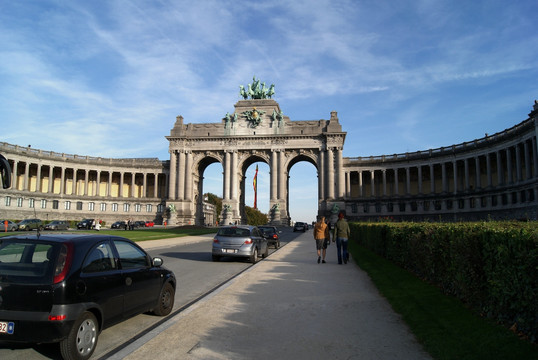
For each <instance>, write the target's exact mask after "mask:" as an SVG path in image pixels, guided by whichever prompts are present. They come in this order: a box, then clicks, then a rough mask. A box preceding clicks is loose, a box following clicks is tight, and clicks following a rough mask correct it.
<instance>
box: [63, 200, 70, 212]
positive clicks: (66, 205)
mask: <svg viewBox="0 0 538 360" xmlns="http://www.w3.org/2000/svg"><path fill="white" fill-rule="evenodd" d="M64 205H65V210H71V201H66V202H65V204H64Z"/></svg>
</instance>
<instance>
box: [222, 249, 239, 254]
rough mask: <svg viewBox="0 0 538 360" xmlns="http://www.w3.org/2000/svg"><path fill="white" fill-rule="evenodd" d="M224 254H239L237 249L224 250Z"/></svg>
mask: <svg viewBox="0 0 538 360" xmlns="http://www.w3.org/2000/svg"><path fill="white" fill-rule="evenodd" d="M224 252H226V253H232V254H235V253H236V252H237V250H235V249H224Z"/></svg>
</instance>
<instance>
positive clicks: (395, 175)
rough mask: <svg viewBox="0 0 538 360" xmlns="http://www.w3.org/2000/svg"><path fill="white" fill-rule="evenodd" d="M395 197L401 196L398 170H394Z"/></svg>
mask: <svg viewBox="0 0 538 360" xmlns="http://www.w3.org/2000/svg"><path fill="white" fill-rule="evenodd" d="M394 195H396V196H398V195H399V190H398V168H395V169H394Z"/></svg>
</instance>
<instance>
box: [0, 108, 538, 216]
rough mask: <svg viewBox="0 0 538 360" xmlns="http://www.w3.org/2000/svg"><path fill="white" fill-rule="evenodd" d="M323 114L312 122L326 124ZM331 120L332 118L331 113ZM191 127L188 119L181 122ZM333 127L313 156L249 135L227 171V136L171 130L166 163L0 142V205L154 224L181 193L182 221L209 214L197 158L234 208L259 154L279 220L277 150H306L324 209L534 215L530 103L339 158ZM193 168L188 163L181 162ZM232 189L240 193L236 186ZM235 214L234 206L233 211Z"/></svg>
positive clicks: (535, 156)
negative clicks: (463, 126)
mask: <svg viewBox="0 0 538 360" xmlns="http://www.w3.org/2000/svg"><path fill="white" fill-rule="evenodd" d="M331 117H333V114H332V115H331ZM334 117H335V118H336V113H334ZM178 121H179V120H178ZM287 123H288V124H289V126H290V129H291V128H292V127H293V126H295V125H293V123H294V122H290V121H289V119H287ZM298 123H300V122H298ZM330 123H331V122H330V121H328V122H325V121H320V122H319V124H322V125H323V126H329V127H330V126H331V125H330ZM333 123H334V124H338V121H337V119H336V120H334V121H333ZM305 124H306V122H305ZM327 124H329V125H327ZM178 126H181V127H183V126H184V125H183V124H182V119H181V121H180V122H178V123H176V127H178ZM189 126H192V125H185V128H188V127H189ZM204 126H208V125H207V124H206V125H204ZM327 129H328V128H327ZM251 130H252V129H251ZM258 130H260V129H259V128H258ZM277 130H278V129H276V130H271V131H274V133H273V134H272V136H273V137H278V134H276V131H277ZM281 130H282V131H284V130H285V128H282V129H281ZM281 130H278V131H281ZM225 131H228V130H226V129H225ZM324 131H327V132H326V133H324V134H329V133H330V132H331V131H328V130H324ZM253 132H254V131H253ZM301 134H302V130H301ZM334 134H339V136H337V137H335V139H339V140H338V141H337V142H336V143H335V144H332V145H331V146H328V145H326V144H322V145H323V146H322V147H321V148H320V154H318V155H319V156H314V155H315V154H314V155H312V156H308V155H309V154H310V153H309V152H304V150H299V149H291V148H290V149H283V150H281V151H275V150H274V149H273V148H272V146H273V145H274V143H275V142H278V141H277V140H273V141H272V143H270V142H268V145H267V146H266V147H267V148H266V149H263V148H260V150H259V152H256V151H257V150H252V149H253V148H256V145H255V143H253V142H252V141H251V140H248V141H249V146H250V147H251V148H250V150H248V151H250V152H249V154H250V155H249V156H250V159H251V160H247V161H245V160H243V161H244V162H242V164H243V166H240V167H241V169H242V170H241V172H238V171H231V170H230V169H231V166H232V165H233V167H234V168H235V166H236V165H235V164H236V163H238V158H237V150H236V149H237V144H235V145H234V146H232V147H231V149H230V148H229V147H226V146H228V145H226V144H227V142H226V141H222V142H221V143H219V145H217V147H219V146H221V148H219V149H217V148H215V149H212V150H210V151H206V152H202V151H200V154H199V157H193V152H192V150H190V149H189V145H191V144H183V145H186V146H185V147H183V145H182V146H181V149H180V148H179V147H177V145H176V143H175V142H174V141H176V140H173V139H172V138H174V139H175V138H176V137H169V140H171V159H173V161H172V166H170V161H161V160H159V159H156V158H141V159H110V158H100V157H89V156H79V155H68V154H60V153H55V152H52V151H43V150H37V149H33V148H31V147H21V146H17V145H11V144H8V143H3V142H2V143H0V153H2V154H3V155H4V156H5V157H6V158H7V159H8V161H9V163H10V165H11V166H12V169H13V175H12V176H13V182H12V183H13V185H12V187H11V189H7V190H3V191H2V199H1V202H0V211H1V213H2V217H3V218H7V219H24V218H33V217H37V218H40V219H42V220H53V219H61V220H62V219H64V220H77V219H82V218H95V219H102V220H104V221H106V222H107V223H110V222H114V221H118V220H126V219H132V220H154V221H155V222H156V223H162V221H163V220H166V219H167V218H168V217H169V216H170V214H168V213H167V207H168V205H169V203H170V204H175V205H176V206H177V207H178V211H181V207H182V206H183V204H182V203H183V202H186V203H188V207H189V208H190V209H192V211H189V212H188V214H190V215H189V216H188V219H189V220H188V222H185V223H181V224H193V222H195V223H203V222H204V219H207V217H206V214H205V210H204V209H205V206H203V205H204V203H203V202H202V201H201V200H200V197H199V193H201V191H202V187H201V183H202V180H201V179H202V178H203V177H202V176H203V170H204V169H205V167H207V165H208V164H209V163H211V162H221V164H222V163H223V194H224V203H229V204H231V206H230V208H232V209H233V210H234V211H235V210H236V209H238V208H240V207H241V204H239V203H237V202H238V201H239V202H241V201H243V202H244V184H243V180H244V179H243V177H242V173H243V172H244V170H246V167H248V166H247V165H248V164H250V163H252V162H254V161H255V160H256V161H257V160H260V159H261V158H263V156H265V157H266V158H267V159H265V158H264V159H265V162H267V163H268V164H270V166H271V168H272V169H277V171H272V172H271V186H270V193H271V196H270V199H271V206H272V207H273V206H274V205H280V206H281V207H282V208H280V211H281V212H282V220H285V219H289V216H290V215H292V214H288V212H287V209H286V208H287V203H288V202H289V194H288V189H287V187H288V186H287V182H284V181H285V180H287V173H288V171H289V167H290V166H291V165H293V164H292V162H293V161H292V162H285V161H284V160H283V154H284V151H291V152H290V154H291V155H293V156H291V158H292V159H293V158H295V159H296V160H297V161H304V160H305V159H306V160H307V161H310V162H311V163H313V164H315V165H316V167H317V169H318V203H319V209H318V213H319V214H322V215H325V216H330V215H331V212H334V211H335V209H344V210H345V212H346V216H347V217H348V218H349V219H352V220H371V219H379V218H387V217H388V218H394V219H395V220H400V219H404V220H434V221H436V220H445V221H455V220H479V219H488V218H491V219H533V220H536V219H538V206H537V205H538V201H537V199H538V153H537V146H538V144H537V134H538V104H537V103H535V105H534V110H533V111H532V112H531V113H530V114H529V118H528V119H527V120H525V121H523V122H521V123H519V124H517V125H515V126H514V127H512V128H510V129H507V130H505V131H502V132H499V133H497V134H494V135H490V136H486V137H484V138H481V139H477V140H474V141H470V142H466V143H463V144H457V145H452V146H448V147H442V148H438V149H433V150H426V151H418V152H414V153H406V154H395V155H383V156H371V157H353V158H346V157H342V155H341V154H342V151H341V149H342V146H343V137H342V136H341V134H345V133H341V129H339V128H337V129H336V130H335V131H334ZM334 134H332V135H334ZM229 135H230V134H225V136H222V137H220V138H221V140H222V139H224V138H225V137H226V136H229ZM254 135H256V133H255V132H254ZM314 135H315V136H318V135H317V134H314ZM206 136H207V134H206ZM258 136H259V135H258ZM324 136H325V137H326V138H327V139H331V137H330V136H329V137H327V135H324ZM187 138H188V137H187ZM303 141H304V140H303ZM324 141H326V140H324ZM222 144H225V145H226V146H225V148H223V147H222V146H223V145H222ZM271 144H272V145H271ZM333 145H335V146H336V145H338V146H336V147H335V146H333ZM301 146H302V147H303V149H305V148H308V146H306V147H305V145H304V144H303V145H301ZM316 146H317V145H316ZM234 148H235V149H234ZM333 148H334V150H335V151H333ZM217 150H218V151H217ZM196 153H197V151H195V154H196ZM214 154H218V156H213V155H214ZM322 154H323V156H321V155H322ZM219 159H220V160H219ZM240 162H241V161H240ZM183 164H186V166H185V167H184V166H183ZM230 164H231V165H230ZM284 164H286V165H284ZM191 165H192V166H191ZM170 167H172V169H170ZM191 167H192V171H186V168H191ZM319 169H323V170H322V171H319ZM171 170H172V171H171ZM171 173H172V174H173V175H170V174H171ZM279 174H280V175H279ZM283 179H285V180H283ZM184 180H185V182H184ZM238 189H239V192H240V193H241V194H243V195H242V196H240V195H241V194H237V192H238ZM232 205H233V207H232ZM335 205H337V206H335ZM277 208H278V206H277ZM178 215H179V214H178ZM241 217H242V216H241V214H239V213H236V215H234V218H233V219H236V218H237V219H240V218H241ZM230 219H232V218H230Z"/></svg>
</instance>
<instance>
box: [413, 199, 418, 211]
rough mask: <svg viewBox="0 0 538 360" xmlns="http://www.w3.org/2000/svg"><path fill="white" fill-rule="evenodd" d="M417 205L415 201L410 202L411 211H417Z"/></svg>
mask: <svg viewBox="0 0 538 360" xmlns="http://www.w3.org/2000/svg"><path fill="white" fill-rule="evenodd" d="M417 208H418V205H417V202H416V201H411V211H417Z"/></svg>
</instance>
